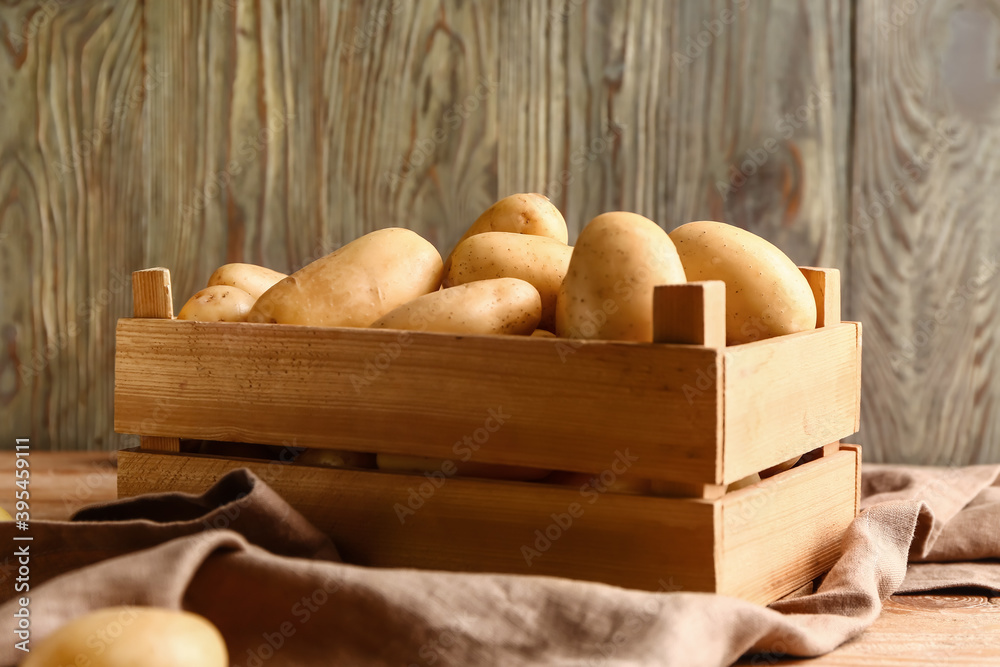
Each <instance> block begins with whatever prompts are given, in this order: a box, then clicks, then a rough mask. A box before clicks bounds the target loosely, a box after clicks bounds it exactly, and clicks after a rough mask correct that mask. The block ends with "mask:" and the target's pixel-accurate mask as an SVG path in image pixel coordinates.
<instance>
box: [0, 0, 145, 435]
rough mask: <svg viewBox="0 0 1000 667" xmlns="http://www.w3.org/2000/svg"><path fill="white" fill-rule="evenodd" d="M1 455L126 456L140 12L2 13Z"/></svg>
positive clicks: (98, 0)
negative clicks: (124, 332)
mask: <svg viewBox="0 0 1000 667" xmlns="http://www.w3.org/2000/svg"><path fill="white" fill-rule="evenodd" d="M0 35H2V36H3V37H2V39H0V117H2V118H3V122H2V123H0V339H2V343H0V444H2V446H3V447H5V448H6V447H12V446H13V441H14V438H15V437H19V438H25V437H30V438H31V439H32V440H33V442H34V443H35V444H36V446H37V447H38V448H52V449H64V448H65V449H73V448H77V447H95V448H105V447H113V446H115V445H116V444H117V442H118V440H117V439H114V438H113V437H112V424H111V387H112V384H113V381H114V379H113V365H112V358H113V355H114V322H115V320H116V319H117V318H118V317H120V316H121V315H124V314H127V313H128V312H129V311H130V310H131V299H130V298H129V286H128V275H129V272H130V271H131V270H132V269H134V268H142V267H141V266H137V265H136V262H143V263H144V261H145V260H144V257H143V254H142V243H143V234H144V232H143V228H142V225H141V224H139V223H140V221H141V220H142V219H143V212H144V210H145V209H144V206H143V204H144V202H143V194H144V191H143V183H142V181H141V174H142V168H141V155H142V137H143V135H142V112H143V101H144V99H145V96H146V94H147V91H148V90H149V89H150V88H152V87H155V86H156V85H157V81H155V80H154V79H152V78H147V77H146V74H147V73H146V72H145V71H144V68H143V62H142V59H143V52H142V15H141V11H140V7H139V4H138V3H137V2H112V1H110V0H107V1H104V0H87V1H86V2H74V3H62V2H42V1H38V2H13V3H11V2H4V3H2V4H0Z"/></svg>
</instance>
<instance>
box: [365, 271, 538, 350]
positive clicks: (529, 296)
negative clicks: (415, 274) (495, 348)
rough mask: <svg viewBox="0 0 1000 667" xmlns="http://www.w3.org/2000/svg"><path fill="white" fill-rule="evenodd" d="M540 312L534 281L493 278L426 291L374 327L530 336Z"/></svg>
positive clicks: (384, 317) (373, 325) (386, 316)
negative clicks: (426, 292) (436, 290)
mask: <svg viewBox="0 0 1000 667" xmlns="http://www.w3.org/2000/svg"><path fill="white" fill-rule="evenodd" d="M541 316H542V299H541V297H540V296H539V295H538V290H536V289H535V288H534V287H533V286H532V285H531V283H528V282H526V281H524V280H519V279H517V278H494V279H491V280H479V281H477V282H474V283H467V284H465V285H458V286H456V287H448V288H445V289H443V290H440V291H438V292H431V293H430V294H425V295H423V296H421V297H418V298H416V299H414V300H413V301H410V302H409V303H405V304H403V305H402V306H400V307H399V308H396V309H395V310H393V311H392V312H390V313H387V314H386V315H383V316H382V317H380V318H379V319H377V320H376V321H374V322H372V324H371V327H372V328H373V329H406V330H409V331H437V332H440V333H452V334H512V335H523V336H527V335H530V334H531V332H532V331H534V330H535V329H536V328H537V327H538V321H539V319H541Z"/></svg>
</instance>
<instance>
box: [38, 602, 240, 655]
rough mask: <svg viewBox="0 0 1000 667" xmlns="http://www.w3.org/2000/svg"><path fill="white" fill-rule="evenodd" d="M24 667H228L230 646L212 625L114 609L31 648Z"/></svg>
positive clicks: (186, 616) (173, 614) (174, 614)
mask: <svg viewBox="0 0 1000 667" xmlns="http://www.w3.org/2000/svg"><path fill="white" fill-rule="evenodd" d="M21 664H22V665H23V667H54V666H55V665H87V666H88V667H134V666H135V665H143V667H177V665H185V667H227V666H228V665H229V658H228V654H227V651H226V642H225V640H223V638H222V635H221V634H219V631H218V629H216V627H215V626H214V625H212V623H210V622H209V621H208V620H207V619H205V618H203V617H201V616H198V615H197V614H192V613H190V612H186V611H172V610H168V609H158V608H155V607H109V608H107V609H99V610H97V611H93V612H91V613H89V614H85V615H84V616H81V617H79V618H76V619H74V620H72V621H70V622H69V623H67V624H66V625H64V626H62V627H61V628H59V629H58V630H56V631H55V632H53V633H52V634H51V635H49V636H48V637H46V638H45V639H43V640H41V641H40V642H38V644H37V645H35V644H34V643H32V647H31V652H30V653H28V655H27V657H26V658H25V659H24V662H23V663H21Z"/></svg>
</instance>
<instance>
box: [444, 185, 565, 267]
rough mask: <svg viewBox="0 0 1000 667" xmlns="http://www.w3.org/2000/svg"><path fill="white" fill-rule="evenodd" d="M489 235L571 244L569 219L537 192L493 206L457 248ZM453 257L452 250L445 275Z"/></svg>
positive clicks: (460, 241) (504, 199) (499, 202)
mask: <svg viewBox="0 0 1000 667" xmlns="http://www.w3.org/2000/svg"><path fill="white" fill-rule="evenodd" d="M486 232H510V233H512V234H529V235H532V236H546V237H548V238H550V239H555V240H556V241H560V242H562V243H563V244H565V243H567V242H568V241H569V230H568V229H567V228H566V219H565V218H563V215H562V213H560V212H559V209H558V208H556V205H555V204H553V203H552V202H551V201H549V198H548V197H546V196H545V195H540V194H538V193H537V192H522V193H519V194H514V195H510V196H508V197H504V198H503V199H501V200H500V201H498V202H497V203H495V204H493V206H490V207H489V208H488V209H486V210H485V211H483V213H482V215H480V216H479V217H478V218H476V221H475V222H473V223H472V225H471V226H470V227H469V228H468V229H467V230H466V231H465V234H463V235H462V238H460V239H459V240H458V243H456V244H455V248H458V246H460V245H462V241H464V240H465V239H467V238H469V237H470V236H475V235H476V234H484V233H486ZM454 253H455V250H454V249H452V251H451V253H449V255H448V258H447V259H446V260H445V263H444V266H445V272H446V273H447V271H448V267H449V266H450V264H451V255H453V254H454Z"/></svg>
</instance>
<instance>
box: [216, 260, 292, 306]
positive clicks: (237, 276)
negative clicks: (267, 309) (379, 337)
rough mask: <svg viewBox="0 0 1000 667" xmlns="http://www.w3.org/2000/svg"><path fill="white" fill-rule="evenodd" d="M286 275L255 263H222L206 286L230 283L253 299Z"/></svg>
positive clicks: (257, 297)
mask: <svg viewBox="0 0 1000 667" xmlns="http://www.w3.org/2000/svg"><path fill="white" fill-rule="evenodd" d="M287 277H288V276H286V275H285V274H284V273H281V272H280V271H272V270H271V269H268V268H266V267H263V266H257V265H256V264H240V263H236V264H223V265H222V266H220V267H219V268H217V269H216V270H215V273H213V274H212V277H211V278H209V279H208V286H209V287H211V286H212V285H230V286H231V287H239V288H240V289H241V290H243V291H244V292H246V293H247V294H249V295H250V296H252V297H253V298H254V299H259V298H260V295H261V294H263V293H264V292H266V291H267V290H269V289H271V287H273V286H274V285H275V283H277V282H278V281H280V280H284V279H285V278H287Z"/></svg>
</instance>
